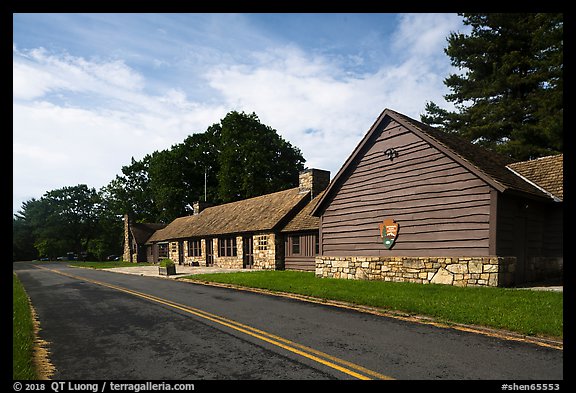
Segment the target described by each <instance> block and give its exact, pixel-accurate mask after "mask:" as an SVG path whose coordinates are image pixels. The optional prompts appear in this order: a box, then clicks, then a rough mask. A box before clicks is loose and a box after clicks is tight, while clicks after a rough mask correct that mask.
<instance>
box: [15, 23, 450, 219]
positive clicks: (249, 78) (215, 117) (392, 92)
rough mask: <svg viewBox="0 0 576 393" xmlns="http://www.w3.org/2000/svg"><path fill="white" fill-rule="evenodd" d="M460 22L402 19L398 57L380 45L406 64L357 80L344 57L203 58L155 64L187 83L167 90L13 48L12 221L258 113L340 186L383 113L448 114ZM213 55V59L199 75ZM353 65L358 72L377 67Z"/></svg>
mask: <svg viewBox="0 0 576 393" xmlns="http://www.w3.org/2000/svg"><path fill="white" fill-rule="evenodd" d="M456 21H458V23H459V18H458V17H455V16H450V17H446V16H442V15H436V14H431V15H426V14H424V15H420V14H418V15H405V16H402V18H401V23H400V27H399V30H398V31H397V33H396V35H395V36H394V41H393V45H391V46H390V45H388V43H382V47H385V48H387V50H388V51H389V52H390V53H389V57H390V59H394V60H397V61H396V62H387V63H386V64H383V65H382V66H381V67H380V69H378V70H377V71H376V72H372V73H360V72H350V68H346V67H349V66H350V61H346V62H345V63H346V64H343V63H342V62H341V60H342V57H341V56H333V55H319V54H318V53H314V52H305V51H304V50H303V49H301V48H299V47H296V46H294V45H290V44H289V45H277V46H272V45H271V46H269V48H270V49H268V50H260V49H259V50H257V51H252V52H249V51H246V56H244V57H242V59H243V60H242V63H241V64H239V63H236V62H234V60H233V59H234V58H236V59H237V58H239V56H238V53H240V52H239V51H238V52H237V54H236V55H235V56H230V55H228V54H227V53H226V52H225V51H220V50H219V49H218V48H216V47H214V48H212V47H210V48H201V47H200V48H198V50H194V51H191V52H190V53H187V52H184V53H182V57H181V58H180V59H179V64H180V66H181V67H183V68H177V67H176V66H175V64H169V63H168V62H167V59H165V58H162V59H159V60H158V62H157V63H154V64H152V66H153V67H152V68H154V67H156V68H157V67H158V66H162V68H170V70H171V71H174V72H175V73H176V75H175V76H176V77H175V78H171V80H181V81H182V82H181V83H179V84H178V85H171V86H168V87H166V86H164V85H163V84H162V81H160V79H152V78H153V76H152V75H150V74H144V73H143V71H138V70H136V69H135V68H133V67H131V66H130V65H129V64H128V63H127V62H126V61H125V60H123V59H119V58H113V59H102V58H94V57H91V58H87V57H81V56H72V55H70V54H68V53H56V52H54V51H48V50H46V49H42V48H36V49H30V50H19V49H17V46H16V44H14V45H13V99H14V101H13V124H14V126H13V127H14V128H13V141H14V142H13V155H14V158H13V162H14V174H13V175H14V176H13V179H14V196H13V201H14V202H13V204H14V206H13V210H17V209H19V208H20V205H21V203H22V202H23V201H25V200H28V199H30V198H32V197H36V198H38V197H40V196H41V195H43V194H44V193H45V192H46V191H49V190H52V189H56V188H61V187H64V186H70V185H76V184H81V183H85V184H88V185H89V186H90V187H96V188H99V187H101V186H103V185H105V184H107V183H108V182H109V181H110V180H112V179H113V178H114V176H115V175H116V174H117V173H119V172H120V169H121V167H122V166H123V165H126V164H128V163H129V162H130V157H132V156H134V157H135V158H136V159H140V158H142V157H143V156H144V155H145V154H149V153H152V152H153V151H155V150H161V149H166V148H169V147H170V146H171V145H173V144H175V143H180V142H182V141H183V140H184V138H185V137H186V136H187V135H189V134H191V133H194V132H202V131H204V130H206V128H207V127H208V126H209V125H211V124H214V123H217V122H218V121H219V120H220V119H222V118H223V117H224V116H225V115H226V113H227V112H229V111H231V110H239V111H246V112H249V113H251V112H255V113H256V114H257V115H258V116H259V118H260V120H261V121H262V122H263V123H264V124H267V125H270V126H271V127H273V128H275V129H277V130H278V131H279V132H280V133H281V134H282V136H283V137H284V138H285V139H287V140H289V141H290V142H291V143H292V144H293V145H295V146H297V147H299V148H300V149H301V150H302V153H303V155H304V157H305V158H306V159H307V163H306V164H307V165H308V166H309V167H316V168H321V169H328V170H330V171H331V172H332V175H333V176H334V175H335V174H336V172H337V171H338V170H339V169H340V167H341V165H342V164H343V162H344V161H345V160H346V158H347V157H348V155H349V154H350V153H351V152H352V150H353V149H354V147H355V146H356V144H357V143H358V142H359V140H360V139H361V138H362V136H363V135H364V134H365V133H366V131H367V130H368V129H369V127H370V126H371V125H372V123H373V122H374V121H375V119H376V118H377V117H378V115H379V114H380V112H381V111H382V110H383V109H384V108H386V107H387V108H391V109H394V110H397V111H399V112H402V113H404V114H406V115H408V116H412V117H415V118H418V117H419V115H420V113H421V112H422V111H423V108H424V105H425V103H426V101H430V100H431V101H434V102H437V103H439V104H442V102H443V98H442V94H444V92H445V88H444V86H443V83H442V80H443V78H444V77H446V76H447V75H448V71H449V69H450V66H449V61H448V59H447V58H446V56H445V55H444V54H443V52H442V45H444V42H445V37H446V34H447V33H446V32H447V30H455V29H457V26H458V23H456ZM452 24H454V28H452ZM207 55H210V56H211V59H208V62H207V63H206V64H205V65H204V64H200V63H202V62H203V61H204V60H206V59H205V56H207ZM345 57H346V58H349V59H353V60H354V63H355V64H363V63H364V62H365V61H368V60H369V59H368V58H363V57H362V55H360V54H350V55H346V56H345ZM215 59H218V61H216V60H215ZM339 59H340V60H339ZM339 61H340V63H339ZM191 65H193V66H194V67H192V66H191ZM191 67H192V68H191ZM191 69H193V70H195V71H196V72H197V70H199V69H203V70H204V74H203V75H202V76H203V78H204V79H200V80H198V79H197V78H198V76H199V75H194V78H195V79H194V83H191V85H189V84H188V83H187V82H188V81H189V78H188V77H187V76H188V74H189V73H190V70H191ZM178 73H180V74H178ZM156 78H157V76H156ZM197 81H198V84H196V82H197ZM201 83H202V84H201ZM199 92H202V94H200V93H199ZM207 92H208V93H209V94H210V95H206V93H207ZM191 96H194V97H195V98H194V100H192V99H190V98H189V97H191ZM445 106H446V105H445ZM448 107H449V106H448Z"/></svg>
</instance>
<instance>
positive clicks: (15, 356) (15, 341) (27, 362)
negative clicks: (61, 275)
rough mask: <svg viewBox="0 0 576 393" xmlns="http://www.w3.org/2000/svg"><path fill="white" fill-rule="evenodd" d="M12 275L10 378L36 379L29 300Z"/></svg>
mask: <svg viewBox="0 0 576 393" xmlns="http://www.w3.org/2000/svg"><path fill="white" fill-rule="evenodd" d="M12 277H13V279H12V310H13V316H12V379H20V380H22V379H38V377H39V373H38V370H37V369H36V366H35V364H34V339H35V337H34V322H33V319H32V311H31V309H30V301H29V300H28V295H26V291H25V290H24V287H23V286H22V283H21V282H20V280H19V279H18V277H17V276H16V275H15V274H13V275H12Z"/></svg>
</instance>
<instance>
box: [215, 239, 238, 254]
mask: <svg viewBox="0 0 576 393" xmlns="http://www.w3.org/2000/svg"><path fill="white" fill-rule="evenodd" d="M236 255H237V250H236V237H225V238H220V239H218V256H220V257H235V256H236Z"/></svg>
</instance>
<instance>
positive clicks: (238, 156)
mask: <svg viewBox="0 0 576 393" xmlns="http://www.w3.org/2000/svg"><path fill="white" fill-rule="evenodd" d="M218 146H219V151H220V153H219V155H218V162H219V164H220V168H219V172H218V184H219V189H218V190H219V195H218V196H219V198H220V199H221V200H222V201H223V202H230V201H236V200H240V199H245V198H251V197H255V196H259V195H263V194H268V193H271V192H274V191H279V190H284V189H287V188H290V187H294V186H296V185H298V172H299V171H301V170H302V169H303V168H304V162H305V160H304V157H303V156H302V154H301V152H300V150H299V149H298V148H296V147H294V146H292V145H291V144H290V143H289V142H287V141H285V140H284V139H283V138H282V137H281V136H280V135H278V133H277V131H276V130H274V129H273V128H271V127H269V126H267V125H265V124H262V123H261V122H260V120H259V119H258V116H256V114H255V113H252V114H246V113H243V112H242V113H238V112H230V113H228V114H227V115H226V117H224V119H222V120H221V122H220V140H219V141H218Z"/></svg>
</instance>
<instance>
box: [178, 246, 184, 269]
mask: <svg viewBox="0 0 576 393" xmlns="http://www.w3.org/2000/svg"><path fill="white" fill-rule="evenodd" d="M183 263H184V242H183V241H179V242H178V264H179V265H182V264H183Z"/></svg>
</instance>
